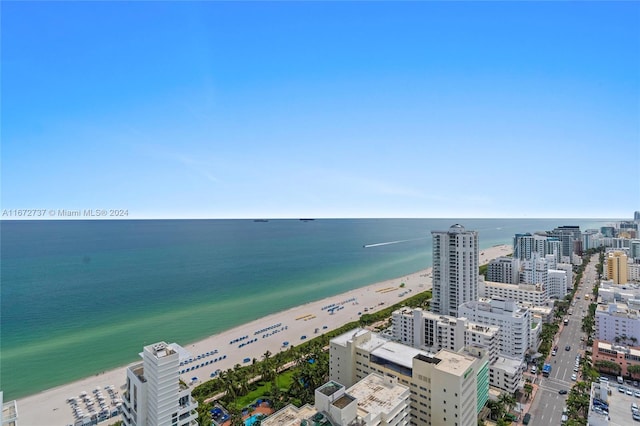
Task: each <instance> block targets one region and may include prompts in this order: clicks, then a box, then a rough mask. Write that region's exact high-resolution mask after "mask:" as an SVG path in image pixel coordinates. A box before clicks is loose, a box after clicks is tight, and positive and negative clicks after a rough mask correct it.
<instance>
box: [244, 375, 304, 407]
mask: <svg viewBox="0 0 640 426" xmlns="http://www.w3.org/2000/svg"><path fill="white" fill-rule="evenodd" d="M293 373H294V371H293V370H289V371H285V372H284V373H282V374H279V375H278V377H277V378H276V382H277V384H278V387H279V388H280V389H282V390H283V391H284V392H286V391H287V390H288V389H289V388H290V387H291V383H292V382H293ZM271 385H272V384H271V382H268V383H265V382H259V384H258V387H257V388H256V389H254V390H252V391H251V392H249V393H248V394H246V395H244V396H241V397H240V398H238V399H236V400H235V401H234V402H233V405H234V406H235V407H236V408H237V409H242V408H244V407H246V406H247V405H249V404H251V403H253V401H255V400H257V399H268V396H269V395H270V394H271Z"/></svg>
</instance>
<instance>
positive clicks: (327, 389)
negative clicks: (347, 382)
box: [318, 381, 344, 396]
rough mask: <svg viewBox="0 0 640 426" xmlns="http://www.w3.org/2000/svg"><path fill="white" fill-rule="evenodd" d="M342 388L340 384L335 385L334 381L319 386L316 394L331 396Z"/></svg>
mask: <svg viewBox="0 0 640 426" xmlns="http://www.w3.org/2000/svg"><path fill="white" fill-rule="evenodd" d="M343 387H344V386H342V385H341V384H340V383H336V382H334V381H330V382H327V383H325V384H324V385H322V386H320V387H319V388H318V392H322V393H323V394H325V395H327V396H331V395H333V394H334V393H336V392H337V391H338V390H340V389H341V388H343Z"/></svg>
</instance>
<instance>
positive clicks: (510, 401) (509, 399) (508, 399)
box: [498, 392, 516, 413]
mask: <svg viewBox="0 0 640 426" xmlns="http://www.w3.org/2000/svg"><path fill="white" fill-rule="evenodd" d="M498 401H499V402H500V403H501V404H502V405H503V406H504V407H505V411H506V412H507V413H508V412H509V411H511V409H512V408H513V407H514V406H515V405H516V398H515V397H514V396H513V395H512V394H510V393H507V392H505V393H501V394H500V396H499V397H498Z"/></svg>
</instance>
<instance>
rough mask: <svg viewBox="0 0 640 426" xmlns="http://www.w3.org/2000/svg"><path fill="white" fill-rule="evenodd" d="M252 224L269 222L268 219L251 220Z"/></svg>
mask: <svg viewBox="0 0 640 426" xmlns="http://www.w3.org/2000/svg"><path fill="white" fill-rule="evenodd" d="M253 221H254V222H269V219H253Z"/></svg>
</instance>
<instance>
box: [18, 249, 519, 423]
mask: <svg viewBox="0 0 640 426" xmlns="http://www.w3.org/2000/svg"><path fill="white" fill-rule="evenodd" d="M480 252H481V253H480V255H479V263H480V265H484V264H487V263H488V262H489V261H491V260H493V259H496V258H498V257H500V256H506V255H509V254H511V253H512V247H511V246H508V245H498V246H494V247H490V248H487V249H483V250H480ZM402 283H404V286H403V287H400V285H401V284H402ZM430 288H431V268H428V269H424V270H421V271H418V272H416V273H413V274H409V275H405V276H402V277H398V278H394V279H391V280H388V281H383V282H379V283H376V284H372V285H369V286H366V287H361V288H358V289H355V290H351V291H348V292H346V293H342V294H339V295H336V296H332V297H328V298H325V299H322V300H318V301H316V302H311V303H307V304H304V305H301V306H297V307H295V308H291V309H289V310H286V311H282V312H278V313H275V314H272V315H269V316H266V317H263V318H260V319H258V320H255V321H251V322H249V323H247V324H244V325H241V326H238V327H235V328H233V329H230V330H227V331H224V332H222V333H219V334H216V335H213V336H210V337H207V338H205V339H203V340H200V341H198V342H195V343H190V344H183V342H175V343H177V344H179V345H181V346H183V347H184V348H185V349H186V350H187V351H189V352H190V353H191V355H192V356H193V358H195V359H196V360H195V361H193V362H191V363H189V364H186V365H185V366H182V367H180V368H181V369H186V368H187V367H189V368H191V367H193V366H195V365H196V364H198V365H200V364H202V363H206V362H207V361H209V364H208V365H204V366H200V367H199V368H198V369H196V370H193V371H188V372H185V373H183V374H181V375H180V377H181V379H182V380H183V381H184V382H185V383H191V382H192V378H194V377H197V380H196V381H195V382H194V383H193V385H194V386H197V385H199V384H200V383H202V382H203V381H206V380H209V378H210V375H211V374H212V373H214V372H215V371H216V370H221V371H225V370H227V369H229V368H233V367H234V366H235V365H236V364H241V365H246V364H247V363H245V362H244V360H245V359H248V360H249V362H251V361H252V360H253V359H254V358H256V359H257V360H262V356H263V354H264V353H265V352H267V351H269V352H271V353H272V354H275V353H277V352H280V351H285V350H287V348H288V347H289V346H292V345H294V346H298V345H299V344H300V343H303V342H304V341H306V340H309V339H313V338H314V337H316V336H318V335H320V334H322V333H324V332H327V331H330V330H333V329H336V328H339V327H340V326H342V325H344V324H346V323H348V322H351V321H356V320H357V319H358V318H359V317H360V314H364V313H365V312H367V313H372V312H376V311H379V310H381V309H384V308H386V307H387V306H390V305H393V304H395V303H398V302H400V301H402V300H404V299H407V298H409V297H411V296H414V295H416V294H417V293H419V292H422V291H425V290H428V289H430ZM334 306H335V307H338V309H334V310H332V311H331V310H330V309H329V308H330V307H334ZM332 312H333V313H332ZM275 330H277V331H276V332H274V331H275ZM316 331H317V332H316ZM244 336H247V337H246V338H243V339H241V338H242V337H244ZM303 336H305V337H304V338H303ZM254 339H255V341H254V342H253V343H246V342H248V341H252V340H254ZM284 342H288V343H287V344H285V343H284ZM167 343H174V342H167ZM140 351H142V344H141V345H140ZM216 351H217V352H216ZM212 352H213V353H212ZM206 353H210V354H209V355H206V356H204V357H202V355H203V354H206ZM198 355H201V358H200V359H197V356H198ZM225 356H226V357H225ZM219 358H222V359H219ZM216 359H218V360H217V361H215V360H216ZM126 368H127V366H123V367H119V368H116V369H113V370H109V371H106V372H104V373H100V374H98V375H94V376H90V377H87V378H84V379H82V380H78V381H75V382H72V383H68V384H65V385H61V386H58V387H55V388H52V389H48V390H45V391H42V392H40V393H37V394H34V395H31V396H28V397H25V398H22V399H19V400H18V401H17V404H18V416H19V417H18V422H19V424H21V425H23V426H49V425H61V426H66V425H72V424H74V420H75V419H74V416H73V411H72V409H71V405H70V404H69V403H67V399H68V398H71V397H77V396H78V395H80V394H81V393H82V392H87V393H88V394H91V393H92V391H93V390H94V389H96V388H101V389H103V390H104V389H105V387H106V386H109V385H113V386H114V387H115V389H116V391H118V394H119V395H120V396H121V395H122V387H123V386H124V383H125V381H126V377H127V374H126ZM103 392H104V391H103ZM84 412H85V413H86V412H87V410H86V409H85V410H84ZM115 420H116V419H113V418H112V419H110V420H107V421H105V422H103V423H102V424H111V423H114V422H115Z"/></svg>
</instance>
